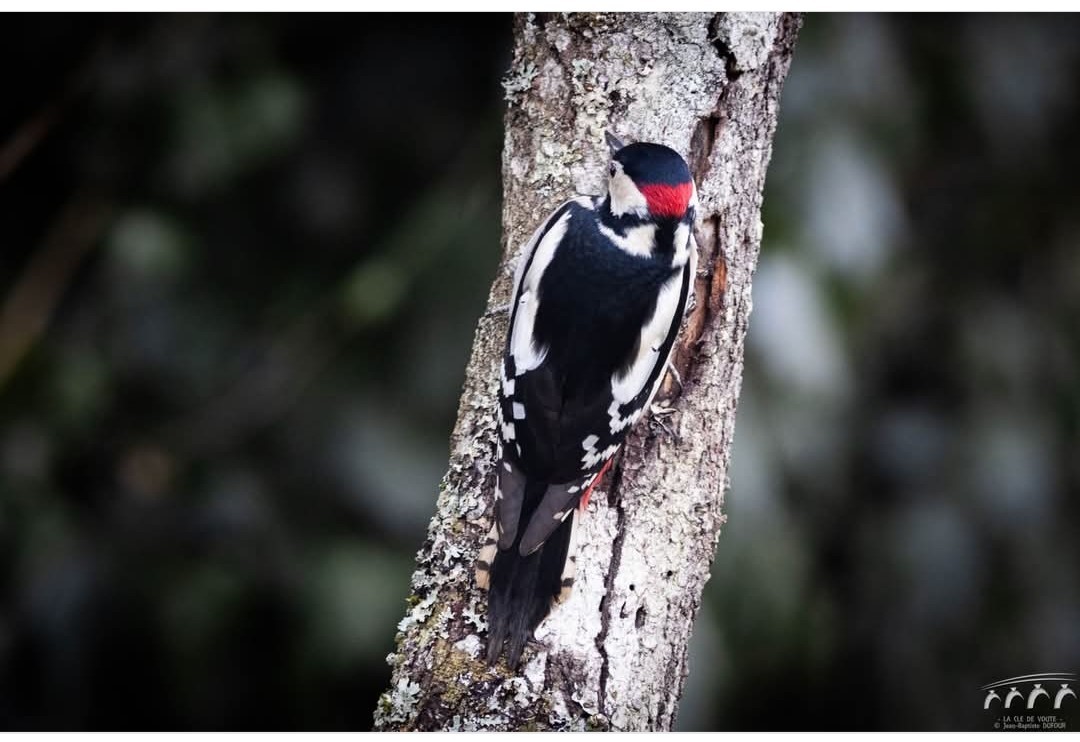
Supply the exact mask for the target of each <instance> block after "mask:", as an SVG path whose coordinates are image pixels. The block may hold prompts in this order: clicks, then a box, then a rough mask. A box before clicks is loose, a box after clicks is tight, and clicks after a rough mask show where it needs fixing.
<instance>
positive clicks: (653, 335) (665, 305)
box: [611, 271, 683, 425]
mask: <svg viewBox="0 0 1080 742" xmlns="http://www.w3.org/2000/svg"><path fill="white" fill-rule="evenodd" d="M682 282H683V272H682V271H679V272H678V273H676V274H675V275H674V276H672V277H671V278H669V279H668V280H667V282H666V283H665V284H664V285H663V287H662V288H661V289H660V295H659V296H658V297H657V298H656V311H654V312H653V316H652V318H651V319H649V321H648V322H647V323H645V326H644V327H642V328H641V336H640V339H639V342H638V352H637V356H636V357H635V358H634V361H633V362H632V363H631V364H630V368H629V369H627V371H626V374H624V375H619V374H618V373H616V374H615V375H614V376H612V377H611V395H612V396H613V397H614V398H615V400H616V401H617V402H619V403H620V404H626V403H627V402H629V401H630V400H632V399H633V398H634V397H636V396H637V395H638V393H639V392H640V391H641V390H642V389H644V388H645V384H646V383H647V382H648V381H649V376H650V375H651V374H652V372H653V369H654V368H656V366H657V364H660V363H666V362H667V359H666V358H660V349H661V348H662V347H663V345H664V341H665V340H666V339H667V335H668V332H670V331H671V323H672V320H673V319H674V318H675V313H676V312H677V311H678V310H679V295H680V294H681V293H682ZM614 423H615V416H614V415H613V416H612V424H613V425H614Z"/></svg>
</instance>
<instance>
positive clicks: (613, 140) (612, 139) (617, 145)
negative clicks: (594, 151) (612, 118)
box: [604, 131, 626, 155]
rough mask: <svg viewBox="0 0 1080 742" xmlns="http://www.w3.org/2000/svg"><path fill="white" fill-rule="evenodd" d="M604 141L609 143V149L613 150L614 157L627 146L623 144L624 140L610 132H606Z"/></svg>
mask: <svg viewBox="0 0 1080 742" xmlns="http://www.w3.org/2000/svg"><path fill="white" fill-rule="evenodd" d="M604 139H605V140H606V141H607V146H608V149H609V150H611V154H612V155H614V154H615V153H616V152H618V151H619V150H620V149H622V148H623V147H625V146H626V145H625V144H623V143H622V140H621V139H619V138H618V137H617V136H615V135H614V134H612V133H611V132H610V131H605V132H604Z"/></svg>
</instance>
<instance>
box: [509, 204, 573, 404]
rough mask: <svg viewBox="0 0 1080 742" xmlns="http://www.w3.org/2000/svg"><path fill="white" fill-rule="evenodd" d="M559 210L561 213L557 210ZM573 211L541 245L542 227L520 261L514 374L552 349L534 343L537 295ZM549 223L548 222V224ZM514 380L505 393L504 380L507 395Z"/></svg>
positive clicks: (516, 283)
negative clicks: (530, 259) (528, 263)
mask: <svg viewBox="0 0 1080 742" xmlns="http://www.w3.org/2000/svg"><path fill="white" fill-rule="evenodd" d="M573 201H575V202H576V203H578V204H580V205H582V206H585V207H586V208H589V207H591V206H592V202H591V201H590V200H589V199H588V198H581V199H573ZM556 211H557V210H556ZM570 216H571V212H570V211H567V212H566V213H565V214H563V216H561V217H559V218H558V221H556V222H555V224H554V225H552V226H551V229H549V230H548V233H546V234H544V235H543V239H542V240H540V241H539V243H537V238H538V237H539V234H540V232H541V231H542V230H543V227H541V228H540V229H539V230H537V231H536V232H535V233H534V234H532V239H531V240H529V244H528V245H527V246H526V247H525V249H524V251H523V253H522V256H521V257H519V258H518V264H517V269H516V271H515V274H514V297H515V300H516V301H517V312H516V314H515V315H514V326H513V327H512V328H511V330H510V353H511V355H513V357H514V374H515V375H516V376H521V375H522V374H524V373H525V372H529V370H532V369H534V368H536V367H537V366H539V365H540V364H541V363H543V360H544V357H546V355H548V349H546V348H537V347H536V343H535V341H534V328H535V326H536V319H537V309H538V308H539V306H540V302H539V301H538V300H537V299H538V297H537V292H538V288H539V286H540V279H541V276H543V272H544V271H545V270H546V269H548V266H549V265H550V264H551V260H552V258H554V257H555V249H556V248H557V247H558V245H559V243H561V242H562V241H563V237H564V235H565V234H566V229H567V226H568V225H569V222H570ZM545 224H546V222H545ZM529 255H531V256H532V262H531V264H530V265H529V268H528V271H526V270H525V265H526V264H527V262H528V261H529ZM512 382H513V379H510V383H511V387H510V391H509V392H507V391H505V386H507V383H508V381H505V380H503V393H504V394H505V395H508V396H510V395H512V394H513V386H512Z"/></svg>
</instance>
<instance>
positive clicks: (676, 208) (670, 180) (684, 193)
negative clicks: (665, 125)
mask: <svg viewBox="0 0 1080 742" xmlns="http://www.w3.org/2000/svg"><path fill="white" fill-rule="evenodd" d="M606 138H607V143H608V147H609V148H610V150H611V164H610V166H609V170H608V172H609V179H608V195H609V196H610V198H611V213H612V214H614V215H615V216H624V215H626V214H634V215H636V216H640V217H645V218H650V219H654V220H662V219H671V220H675V221H680V220H682V219H684V218H685V217H686V215H687V213H688V212H689V210H690V209H691V208H692V207H693V206H694V205H695V204H696V202H697V192H696V190H695V188H694V180H693V178H692V177H691V176H690V168H689V167H688V166H687V164H686V160H684V159H683V158H682V157H681V156H680V155H679V153H678V152H676V151H675V150H673V149H671V148H670V147H665V146H664V145H662V144H650V143H648V142H634V143H633V144H623V143H622V142H621V141H620V140H619V139H618V138H617V137H616V136H615V135H614V134H611V133H610V132H609V133H608V134H607V135H606Z"/></svg>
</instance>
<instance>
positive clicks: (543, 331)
mask: <svg viewBox="0 0 1080 742" xmlns="http://www.w3.org/2000/svg"><path fill="white" fill-rule="evenodd" d="M607 142H608V146H609V147H610V149H611V164H610V177H609V180H608V193H607V195H606V196H593V197H590V196H583V197H580V198H575V199H572V200H570V201H567V202H566V203H564V204H562V205H561V206H560V207H559V208H558V209H556V210H555V211H554V212H553V213H552V214H551V215H550V216H549V217H548V218H547V219H546V220H545V221H544V223H543V224H542V225H541V226H540V227H539V229H537V230H536V232H535V233H534V234H533V236H532V238H531V239H530V240H529V242H528V244H527V245H526V246H525V248H524V250H523V251H522V254H521V257H520V263H519V264H518V268H517V274H516V276H515V279H514V294H513V302H512V303H511V305H510V310H509V311H510V329H509V332H508V335H507V339H506V348H505V351H504V354H503V360H502V369H501V379H500V385H499V387H500V388H499V410H498V425H499V439H500V440H499V452H498V459H499V462H498V482H497V485H496V490H495V510H494V519H495V523H494V525H493V527H492V529H491V532H490V533H489V534H488V538H487V541H486V543H485V544H484V546H483V548H482V549H481V550H480V554H479V556H478V558H477V562H476V579H477V582H478V584H479V585H480V587H482V588H486V589H488V632H489V634H488V648H487V659H488V662H489V663H491V664H494V663H495V662H496V661H497V660H498V658H499V656H500V655H501V653H502V650H503V646H504V644H505V645H506V647H507V662H508V664H509V666H510V667H511V668H515V667H516V666H517V664H518V662H519V661H520V659H521V654H522V651H523V650H524V647H525V644H526V642H527V641H528V639H529V638H530V637H531V636H532V633H533V631H534V630H535V629H536V627H537V626H538V625H539V623H540V622H541V621H542V620H543V619H544V617H545V616H546V615H547V614H548V612H549V610H550V609H551V606H552V603H553V601H557V602H562V601H563V600H565V599H566V598H567V597H568V596H569V594H570V591H571V589H572V587H573V584H574V572H575V566H576V564H575V563H576V559H577V558H576V554H575V527H576V524H577V521H578V519H579V517H580V513H583V512H584V510H585V506H586V505H587V504H588V500H589V494H590V493H591V491H592V488H593V487H595V486H596V484H597V483H598V481H599V479H600V477H601V476H602V475H603V473H604V471H606V469H607V467H608V466H609V465H610V464H611V461H612V457H613V456H614V455H615V454H616V452H618V450H619V447H620V445H621V444H622V442H623V440H624V439H625V438H626V435H627V433H628V432H629V431H630V429H631V428H632V427H633V425H634V423H635V422H637V420H638V418H640V417H641V414H642V412H644V410H645V409H646V408H647V407H648V406H649V403H650V401H651V400H652V397H653V395H654V394H655V393H656V390H657V388H658V387H659V385H660V382H661V380H662V379H663V376H664V371H665V369H666V366H667V363H668V359H669V357H670V355H671V351H672V348H673V347H674V344H675V336H676V335H677V334H678V331H679V325H680V324H681V321H682V317H683V314H684V312H685V310H686V305H687V299H688V297H689V296H690V293H691V291H693V285H694V272H695V266H696V263H697V243H696V242H695V240H694V219H695V212H696V206H697V191H696V189H695V187H694V182H693V179H692V178H691V176H690V169H689V168H688V167H687V165H686V162H685V161H684V160H683V158H682V157H680V156H679V154H678V153H677V152H675V151H674V150H672V149H670V148H668V147H665V146H663V145H660V144H649V143H645V142H637V143H634V144H628V145H623V143H622V142H620V141H619V140H618V139H617V138H615V137H614V136H613V135H611V134H608V135H607Z"/></svg>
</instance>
